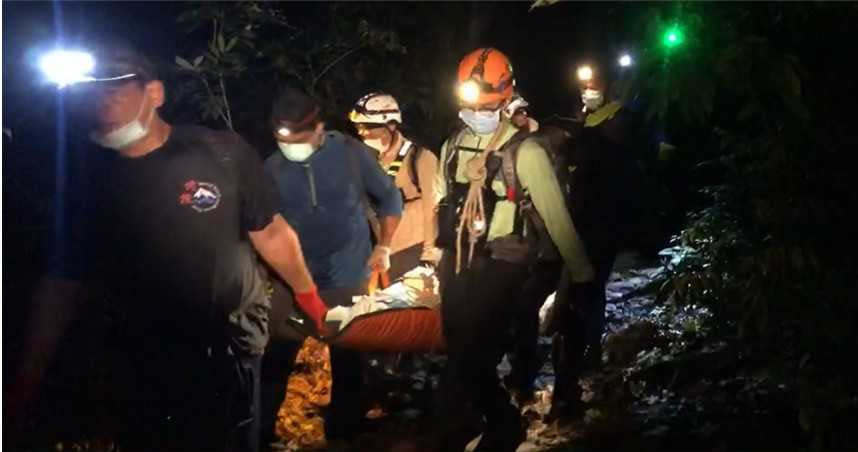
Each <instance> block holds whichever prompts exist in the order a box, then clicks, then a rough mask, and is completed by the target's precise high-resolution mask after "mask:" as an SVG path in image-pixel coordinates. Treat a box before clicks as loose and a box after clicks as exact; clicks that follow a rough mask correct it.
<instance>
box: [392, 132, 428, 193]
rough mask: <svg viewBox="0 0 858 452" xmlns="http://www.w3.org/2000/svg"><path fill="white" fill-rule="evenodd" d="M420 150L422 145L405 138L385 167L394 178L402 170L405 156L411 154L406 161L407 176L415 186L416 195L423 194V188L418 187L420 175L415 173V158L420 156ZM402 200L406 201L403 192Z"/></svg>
mask: <svg viewBox="0 0 858 452" xmlns="http://www.w3.org/2000/svg"><path fill="white" fill-rule="evenodd" d="M421 150H422V147H420V146H419V145H416V144H414V143H413V142H411V141H409V140H405V142H404V143H402V147H401V148H400V149H399V152H398V153H397V154H396V158H395V159H394V160H393V162H392V163H391V164H390V166H389V167H388V168H387V174H389V175H390V176H392V177H394V178H395V177H396V175H397V174H399V172H400V171H402V164H403V163H404V162H405V158H406V157H407V156H408V155H409V154H411V160H409V161H408V177H409V179H411V183H412V184H414V186H415V187H416V188H417V194H418V195H422V194H423V190H421V189H420V176H419V174H418V173H417V159H418V158H419V157H420V151H421ZM415 199H416V198H415ZM402 200H403V201H408V199H406V198H405V195H404V194H403V195H402Z"/></svg>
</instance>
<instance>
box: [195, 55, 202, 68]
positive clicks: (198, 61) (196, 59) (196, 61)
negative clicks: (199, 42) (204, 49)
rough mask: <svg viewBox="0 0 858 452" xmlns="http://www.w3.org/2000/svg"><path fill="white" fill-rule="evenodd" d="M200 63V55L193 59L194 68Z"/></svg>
mask: <svg viewBox="0 0 858 452" xmlns="http://www.w3.org/2000/svg"><path fill="white" fill-rule="evenodd" d="M202 62H203V56H202V55H200V56H198V57H196V58H194V67H196V66H199V65H200V63H202Z"/></svg>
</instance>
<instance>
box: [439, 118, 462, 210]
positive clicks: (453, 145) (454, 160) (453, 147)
mask: <svg viewBox="0 0 858 452" xmlns="http://www.w3.org/2000/svg"><path fill="white" fill-rule="evenodd" d="M464 133H465V129H464V128H461V129H459V131H458V132H457V133H456V134H455V135H454V136H452V137H451V138H453V139H452V140H450V141H448V142H447V156H446V157H447V159H446V160H447V161H445V162H443V165H444V170H445V171H444V175H445V176H446V179H447V180H446V183H447V194H451V193H453V187H454V186H455V184H456V172H457V171H458V170H459V158H458V157H459V143H461V142H462V137H463V136H464Z"/></svg>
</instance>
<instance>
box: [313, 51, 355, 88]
mask: <svg viewBox="0 0 858 452" xmlns="http://www.w3.org/2000/svg"><path fill="white" fill-rule="evenodd" d="M363 47H364V45H363V44H361V45H359V46H357V47H355V48H354V49H351V50H349V51H348V52H346V53H344V54H342V55H340V56H338V57H337V58H335V59H334V61H331V63H330V64H328V65H327V66H325V68H324V69H322V72H320V73H319V75H317V76H315V77H313V83H312V85H311V86H312V87H313V88H315V87H316V83H318V82H319V80H321V78H322V77H324V76H325V74H327V73H328V71H329V70H331V68H332V67H334V66H336V64H337V63H339V62H340V61H342V59H343V58H345V57H347V56H349V55H351V54H353V53H355V52H357V51H358V50H360V49H362V48H363Z"/></svg>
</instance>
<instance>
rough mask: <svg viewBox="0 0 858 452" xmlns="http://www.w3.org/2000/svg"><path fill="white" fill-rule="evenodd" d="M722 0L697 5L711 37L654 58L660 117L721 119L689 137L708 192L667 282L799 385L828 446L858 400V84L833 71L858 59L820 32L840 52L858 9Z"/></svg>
mask: <svg viewBox="0 0 858 452" xmlns="http://www.w3.org/2000/svg"><path fill="white" fill-rule="evenodd" d="M722 6H723V5H719V9H718V11H717V12H716V11H714V10H712V9H707V8H706V7H705V5H697V9H698V11H696V12H694V13H693V14H692V13H689V14H690V15H686V16H684V17H685V18H689V17H690V18H692V19H690V20H688V21H686V22H684V23H686V24H689V30H690V31H689V32H688V35H690V36H696V37H698V38H699V40H698V41H697V42H696V43H694V44H692V43H691V42H689V46H688V47H687V48H684V49H679V50H678V51H677V52H676V54H671V55H664V54H661V55H660V57H661V58H662V59H663V61H664V62H663V63H662V65H663V66H662V67H665V66H667V65H671V67H672V68H673V69H676V70H671V71H668V74H669V75H670V77H669V78H667V80H669V81H666V80H665V81H658V82H656V81H654V80H656V79H657V77H658V74H659V73H660V74H662V75H664V74H665V73H664V72H659V69H657V68H656V67H654V66H653V65H652V61H650V62H649V63H650V66H649V67H645V68H643V69H642V70H641V72H642V77H641V78H640V80H639V82H640V86H641V90H642V92H644V93H646V95H647V96H648V97H649V98H650V100H651V101H652V104H651V114H652V117H656V118H662V119H664V118H667V120H671V119H672V120H674V121H676V122H678V123H679V124H684V125H685V126H686V127H693V126H694V125H699V124H703V123H704V121H705V122H706V123H708V124H710V126H711V127H710V128H708V129H703V130H701V132H702V134H701V135H698V136H697V137H696V139H695V141H694V142H684V143H678V144H679V147H680V148H683V149H686V150H687V151H691V150H693V151H695V152H696V155H697V159H698V161H699V163H698V164H697V165H696V166H695V167H694V168H690V169H689V170H690V171H692V172H693V173H694V174H695V175H697V176H698V180H700V181H701V182H702V183H703V184H704V185H703V186H702V187H700V194H701V195H702V196H703V197H705V198H706V199H708V202H707V203H706V204H705V205H704V206H703V207H701V208H700V209H698V210H696V211H695V212H693V213H692V214H691V215H690V216H689V222H688V225H687V227H686V228H685V229H683V230H682V232H681V233H680V234H679V235H678V236H676V237H675V239H674V246H675V248H674V251H675V252H674V253H672V255H673V256H674V258H675V259H674V262H673V264H674V265H672V266H671V270H672V276H671V278H670V279H669V280H668V281H667V283H666V284H665V286H664V288H663V289H664V292H663V295H664V296H666V297H669V298H670V300H672V301H673V302H675V303H678V304H703V305H706V306H708V307H709V308H710V309H711V310H712V311H713V313H715V315H716V318H717V319H718V323H719V326H720V327H721V328H722V330H724V331H727V332H735V334H737V335H738V337H739V338H740V339H741V340H742V343H743V344H745V345H746V346H747V348H748V351H749V352H750V353H751V354H752V356H754V357H755V358H756V359H758V360H762V361H763V362H764V363H765V366H766V367H767V368H768V369H769V371H770V372H771V373H772V374H773V375H775V376H777V377H778V378H779V379H781V380H782V381H784V382H786V383H788V384H790V385H791V387H793V388H794V389H796V390H797V394H798V395H797V400H796V411H797V413H798V417H799V420H800V423H801V426H802V427H803V428H804V429H805V430H806V431H807V432H808V433H809V434H810V435H811V438H812V440H813V444H814V446H815V448H816V449H823V448H827V447H843V446H844V444H845V443H841V442H838V440H837V439H836V437H835V436H834V435H835V433H836V432H838V431H839V432H842V431H843V429H842V427H843V424H842V421H840V419H844V416H845V415H847V414H848V413H854V412H855V410H856V409H858V407H856V406H855V402H854V401H855V400H856V399H855V398H854V397H855V395H856V390H855V388H854V386H852V387H850V386H849V385H847V384H845V382H847V381H850V380H854V378H855V377H856V376H858V375H855V374H854V370H852V366H850V365H849V364H848V360H849V358H847V357H846V356H843V355H842V354H841V353H840V352H839V350H850V349H853V348H854V347H855V346H856V345H858V337H856V333H855V330H854V327H855V319H856V318H858V315H856V314H858V310H856V305H855V304H854V302H852V298H853V297H854V294H855V289H856V285H855V281H856V276H858V275H856V269H855V266H854V265H853V262H854V256H855V255H856V253H858V249H856V246H855V243H854V240H853V239H852V235H853V233H854V231H855V230H856V225H855V222H854V220H853V219H852V218H851V216H852V215H851V214H852V209H854V208H855V207H856V202H855V201H856V197H855V195H854V190H853V188H852V186H851V184H850V179H851V178H850V176H851V168H849V166H848V165H844V162H847V161H848V160H849V156H848V155H847V152H849V151H847V150H848V149H854V147H855V145H856V144H858V143H856V140H855V136H854V134H850V133H848V131H847V127H848V126H847V125H846V124H844V123H843V122H842V120H839V118H846V117H849V116H851V113H852V108H851V105H849V104H848V103H846V102H843V101H842V97H841V96H846V97H847V98H854V96H855V95H856V94H858V93H856V92H855V87H854V85H851V86H850V85H846V84H841V85H840V86H837V89H836V90H832V87H830V86H825V85H824V83H823V80H827V81H833V80H838V79H840V78H842V77H843V75H842V74H844V73H848V72H849V71H850V68H849V64H850V63H849V62H845V63H842V62H840V61H836V60H835V59H832V58H825V59H823V58H820V57H819V55H818V53H817V52H816V48H815V47H814V46H812V45H809V44H808V42H810V41H813V40H814V39H817V38H818V37H819V36H823V35H825V36H826V40H827V42H828V44H829V45H830V46H831V47H832V49H829V50H832V53H831V55H837V51H836V49H837V48H838V46H839V47H842V46H843V45H842V44H841V42H842V41H840V40H843V41H848V39H849V38H848V36H849V35H848V25H847V24H848V23H849V22H848V21H849V20H854V18H855V14H856V9H855V8H854V5H808V4H803V5H795V4H792V5H776V6H775V5H756V6H755V7H753V8H747V9H741V10H740V9H738V8H723V7H722ZM810 15H812V19H813V20H810V19H809V18H808V17H810ZM698 17H706V18H707V20H706V21H705V23H704V22H703V21H700V20H698V19H697V18H698ZM691 30H693V31H691ZM680 53H682V55H679V54H680ZM677 66H693V67H691V68H688V67H685V68H681V69H680V68H677ZM703 80H705V83H702V84H701V81H703ZM665 86H668V87H670V89H666V88H664V87H665ZM695 88H699V89H697V92H696V93H695V94H694V95H686V94H687V93H688V92H689V90H691V91H694V89H695ZM676 93H680V94H676ZM715 93H717V95H716V94H715ZM834 243H837V244H838V246H837V247H833V246H832V244H834ZM846 418H847V419H848V417H846ZM839 422H841V424H838V423H839ZM841 440H842V438H841Z"/></svg>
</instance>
